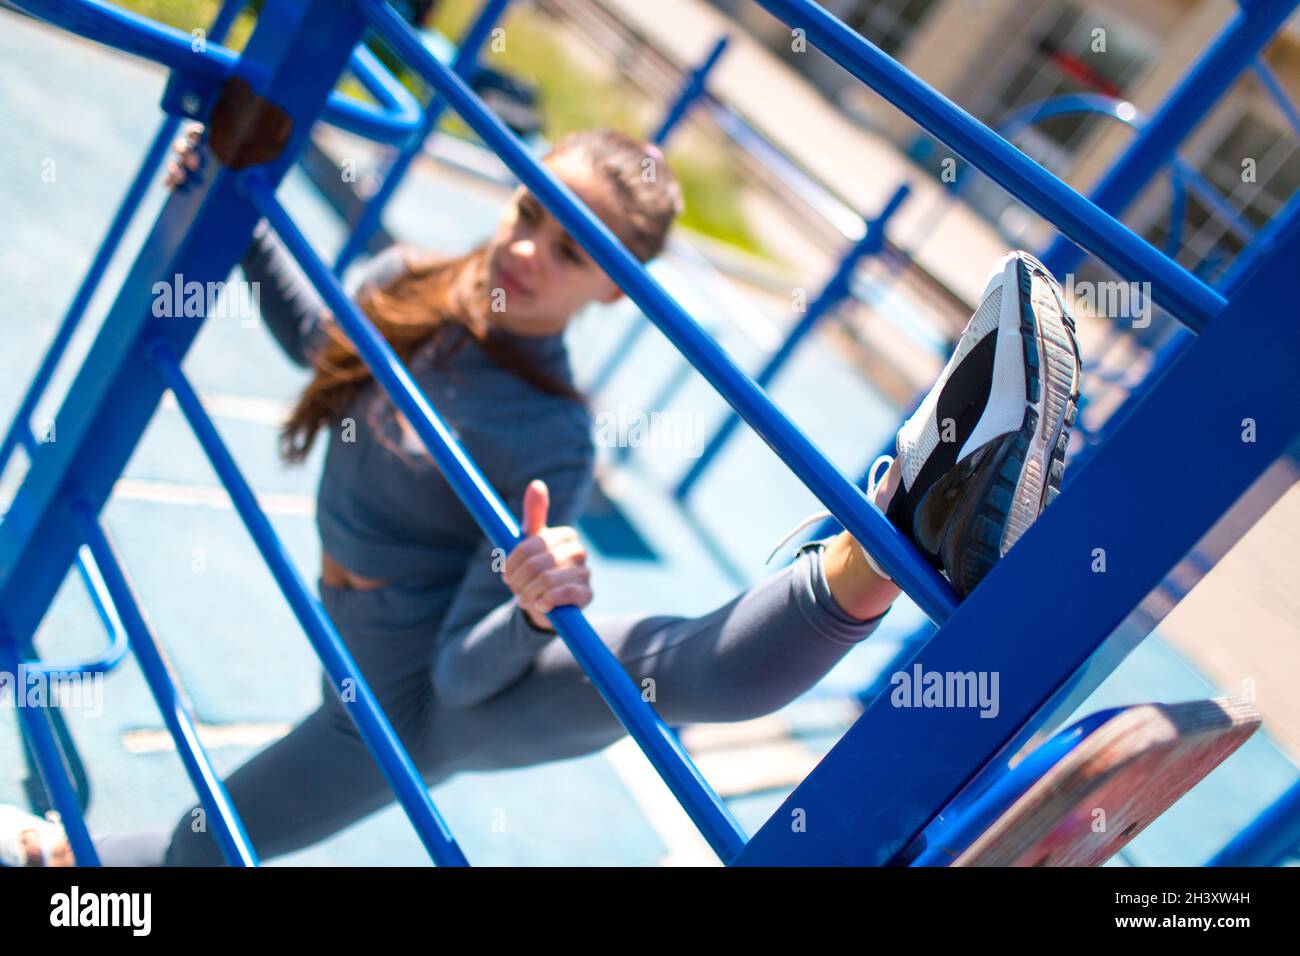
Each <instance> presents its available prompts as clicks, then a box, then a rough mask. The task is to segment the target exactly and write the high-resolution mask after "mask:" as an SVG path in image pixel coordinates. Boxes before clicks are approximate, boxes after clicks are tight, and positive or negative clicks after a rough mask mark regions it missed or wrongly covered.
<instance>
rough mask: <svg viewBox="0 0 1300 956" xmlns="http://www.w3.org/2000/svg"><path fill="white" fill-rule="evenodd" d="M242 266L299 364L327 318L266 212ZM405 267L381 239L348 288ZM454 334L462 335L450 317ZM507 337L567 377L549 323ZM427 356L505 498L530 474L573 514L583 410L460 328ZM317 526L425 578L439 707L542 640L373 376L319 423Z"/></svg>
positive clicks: (374, 569) (582, 463)
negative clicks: (344, 406) (434, 614)
mask: <svg viewBox="0 0 1300 956" xmlns="http://www.w3.org/2000/svg"><path fill="white" fill-rule="evenodd" d="M242 265H243V267H244V271H245V272H246V274H247V275H248V277H249V279H250V281H255V282H258V283H260V290H259V301H260V303H261V308H262V316H263V319H264V320H265V321H266V323H267V326H268V327H269V330H270V331H271V333H272V334H273V335H274V337H275V339H276V341H277V342H279V344H280V346H281V347H282V348H283V349H284V351H285V353H286V354H287V355H288V356H289V358H290V359H291V360H293V361H294V362H295V363H297V364H298V365H301V366H303V367H310V364H311V362H310V359H311V355H312V354H313V352H314V350H315V349H316V348H317V347H319V345H320V344H321V343H322V341H323V339H324V337H325V323H326V322H328V321H330V319H329V317H328V313H327V312H325V307H324V304H323V302H322V301H321V299H320V298H319V296H318V295H317V293H316V292H315V290H314V289H313V288H312V287H311V286H310V284H309V283H308V282H307V280H306V278H305V276H303V274H302V273H301V270H300V269H299V267H298V266H297V264H296V263H295V262H293V261H292V259H291V258H290V257H289V255H288V253H287V251H286V250H285V249H284V247H283V245H282V244H281V243H280V242H279V240H278V239H277V238H276V237H275V236H274V234H273V233H271V232H269V231H268V230H267V229H266V224H265V223H262V224H260V225H259V227H258V230H257V232H256V233H255V241H254V243H253V245H252V246H251V247H250V248H249V251H248V253H247V254H246V255H245V257H244V260H243V263H242ZM405 268H406V260H405V257H404V254H403V252H402V250H401V249H400V248H399V247H397V246H392V247H390V248H389V249H387V250H385V251H384V252H383V253H381V254H379V255H378V256H376V257H375V258H374V259H372V260H371V261H370V262H369V263H368V264H367V265H366V266H365V267H364V268H363V269H362V271H361V273H360V275H359V276H358V280H359V281H357V282H355V283H353V284H352V289H353V291H355V290H356V289H358V288H360V287H361V286H362V285H364V284H365V283H369V282H374V283H376V284H378V285H380V286H382V285H383V284H385V283H386V282H389V281H391V280H392V279H393V278H395V277H396V276H397V275H400V274H401V272H402V271H403V270H404V269H405ZM453 334H455V335H464V336H466V337H468V336H469V333H468V332H466V331H463V330H459V327H457V331H455V332H454V333H453ZM509 338H510V340H511V344H513V345H514V346H515V347H516V348H518V349H520V350H522V351H523V352H524V353H526V354H527V355H528V356H529V357H531V359H532V360H533V361H534V362H535V363H536V364H537V365H539V366H540V367H541V368H542V369H544V370H546V371H547V372H549V373H550V374H551V375H553V376H555V377H557V378H559V379H562V380H565V381H569V382H572V375H571V370H570V367H569V360H568V353H567V351H566V349H565V345H564V340H563V335H562V334H560V335H548V336H524V335H510V336H509ZM447 341H448V342H450V341H451V339H450V337H449V338H448V340H447ZM440 358H441V361H437V362H436V361H435V356H434V353H433V349H432V346H430V347H426V348H425V349H423V350H422V351H421V352H420V353H418V354H417V355H416V356H415V358H414V359H413V360H412V361H411V363H410V369H411V373H412V375H413V377H414V378H415V381H416V383H417V384H418V385H419V386H420V388H421V390H422V391H423V392H424V394H425V395H426V396H427V397H428V399H429V401H430V403H431V404H432V405H433V407H434V408H435V409H437V410H438V412H439V413H440V414H441V416H442V418H443V420H444V421H445V422H446V423H447V425H448V427H449V428H451V429H452V431H453V432H454V433H455V434H456V436H457V438H458V439H459V441H460V443H461V445H462V446H463V447H464V449H465V450H466V451H467V452H468V453H469V455H470V457H471V458H472V459H473V460H474V461H475V462H477V463H478V466H479V468H480V469H481V471H482V472H483V474H484V476H485V477H486V478H487V480H488V481H489V482H490V483H491V484H492V486H493V487H494V488H495V489H496V490H497V493H498V494H499V495H500V496H501V498H502V499H503V500H504V501H505V503H506V505H507V506H508V507H509V508H510V509H511V511H512V512H513V513H514V514H515V515H516V516H517V515H519V514H521V512H522V508H523V493H524V489H525V487H526V486H527V485H528V483H529V482H530V481H531V480H532V479H534V478H540V479H542V480H543V481H545V482H546V484H547V487H548V488H549V490H550V498H551V504H550V511H549V516H548V519H547V522H548V524H550V525H553V526H554V525H565V524H569V525H572V524H576V523H577V519H578V517H579V515H580V514H581V513H582V509H583V506H584V504H585V500H586V496H587V494H588V491H589V490H590V487H591V480H592V467H593V460H594V448H593V444H592V436H591V419H590V413H589V411H588V410H587V409H586V408H585V407H584V406H583V405H581V404H579V403H578V402H576V401H573V400H572V399H568V398H564V397H560V396H556V395H551V394H547V393H543V392H541V391H540V390H538V389H536V388H534V387H533V386H532V385H530V384H528V383H526V382H524V381H523V380H522V379H520V378H519V377H518V376H516V375H514V374H513V373H511V372H509V371H507V370H505V369H503V368H501V367H500V366H499V365H497V364H496V363H495V362H493V361H492V359H490V358H489V357H488V356H487V355H486V354H485V353H484V352H483V351H482V350H480V349H479V348H478V346H477V345H476V344H475V343H474V342H473V341H472V338H471V340H470V341H469V342H465V343H463V345H462V347H460V348H459V349H457V350H455V351H454V352H453V353H452V354H451V355H450V356H449V357H440ZM316 523H317V527H318V528H319V531H320V536H321V546H322V548H323V550H324V551H325V553H327V554H329V555H330V557H332V558H334V559H335V560H336V561H338V562H339V563H340V564H341V565H343V567H345V568H346V569H348V570H349V571H351V572H353V573H355V574H359V575H362V576H364V577H372V578H387V579H391V580H393V581H395V582H398V583H399V584H401V585H411V586H417V587H419V588H420V589H422V590H423V589H424V588H426V587H427V588H429V589H430V601H431V602H437V603H443V604H445V606H446V612H445V615H444V616H443V618H442V624H441V628H440V629H439V630H438V632H437V633H436V634H433V635H430V640H431V641H432V642H433V644H434V658H433V659H434V665H433V683H434V688H435V692H436V693H437V694H438V697H439V699H440V700H441V701H442V702H443V703H445V704H447V705H449V706H461V707H467V706H472V705H473V704H476V703H479V702H481V701H483V700H486V699H487V698H489V697H491V696H493V695H494V694H496V693H498V692H499V691H501V690H503V689H504V688H506V687H508V686H509V685H510V684H512V683H514V682H515V681H516V680H518V679H519V678H520V677H522V676H523V675H524V674H525V673H527V671H528V669H529V668H530V667H531V665H532V662H533V660H534V659H535V658H536V655H537V653H538V651H540V650H541V648H542V647H543V646H544V645H545V644H546V643H547V642H548V641H550V640H551V639H553V638H554V635H553V634H552V633H551V632H549V631H543V630H541V629H539V628H536V627H534V626H533V625H532V623H531V622H530V621H529V620H528V618H527V616H526V615H525V614H524V613H523V611H522V610H520V609H519V608H518V606H517V604H516V602H515V599H514V597H513V596H512V595H511V593H510V591H509V589H508V588H507V587H506V585H505V583H504V582H503V581H502V579H501V573H500V571H501V569H502V567H503V565H504V560H505V555H504V554H502V553H501V552H500V551H495V552H494V548H493V546H492V543H491V542H490V541H489V540H488V539H487V538H486V537H485V536H484V534H483V532H482V531H481V530H480V529H479V527H478V525H477V524H476V523H475V522H474V520H473V518H472V517H471V516H470V514H469V512H468V511H467V510H466V509H465V507H464V506H463V505H462V504H461V503H460V500H459V499H458V498H457V497H456V494H455V492H454V491H453V490H452V488H451V486H450V484H449V483H448V482H447V481H446V479H445V478H444V477H443V475H442V473H441V472H440V471H439V469H438V467H437V466H436V465H435V464H434V462H433V461H432V459H430V458H429V456H428V454H427V452H425V451H424V449H423V448H422V447H421V446H419V445H418V443H417V442H414V441H413V440H412V436H411V433H410V432H409V431H407V430H406V429H403V428H402V427H401V425H400V423H399V421H398V419H397V417H396V415H395V411H394V408H393V406H392V403H391V401H389V400H388V399H387V397H386V395H385V394H384V393H383V390H382V389H381V388H380V387H379V386H378V385H377V384H375V383H373V382H372V383H371V385H370V387H369V388H368V389H367V390H366V391H365V392H364V393H363V394H362V395H360V396H359V397H358V398H357V400H356V401H355V402H354V403H353V405H352V407H351V408H349V409H348V411H347V413H346V415H345V417H344V419H343V421H342V422H340V423H338V424H336V425H334V426H333V427H331V428H330V429H329V446H328V450H327V452H326V457H325V466H324V471H323V473H322V475H321V480H320V488H319V492H318V497H317V508H316ZM394 626H400V622H394Z"/></svg>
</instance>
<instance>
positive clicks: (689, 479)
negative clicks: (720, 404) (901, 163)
mask: <svg viewBox="0 0 1300 956" xmlns="http://www.w3.org/2000/svg"><path fill="white" fill-rule="evenodd" d="M909 192H910V190H909V189H908V187H907V184H906V183H904V184H902V185H900V186H899V187H898V189H897V190H895V192H894V194H893V195H892V196H891V197H890V198H889V201H888V202H887V203H885V208H884V209H882V210H881V211H880V213H879V215H877V216H876V218H874V219H872V220H869V221H868V222H867V227H866V232H865V234H864V235H863V237H862V238H861V239H860V240H858V242H857V243H855V244H854V245H853V246H852V247H851V248H850V249H849V251H848V252H847V253H845V255H844V257H843V258H842V259H841V260H840V263H839V265H838V266H836V268H835V271H834V272H833V273H832V274H831V277H830V279H829V280H827V282H826V285H825V286H823V287H822V291H821V292H820V293H819V294H818V296H817V298H816V299H814V300H813V301H812V303H811V304H810V305H809V306H808V310H807V311H806V312H805V313H804V315H803V317H802V318H801V319H800V320H799V321H798V322H796V323H795V324H794V326H793V327H792V328H791V329H790V331H789V332H788V333H787V334H786V337H785V341H784V342H782V343H781V346H780V348H778V349H777V350H776V352H775V353H773V354H772V357H771V358H769V359H768V360H767V362H766V364H764V365H763V367H762V369H760V370H759V372H758V374H757V375H756V376H754V381H755V382H757V383H758V385H759V387H760V388H767V387H768V386H769V385H771V384H772V381H773V379H775V378H776V376H777V375H778V374H780V372H781V370H782V369H783V368H785V366H786V364H787V363H788V362H789V361H790V358H791V356H793V355H794V353H795V350H796V349H797V348H798V347H799V345H800V343H802V342H803V340H804V339H806V338H807V337H808V336H809V335H810V334H812V331H813V329H815V328H816V327H817V326H818V324H819V323H820V322H821V320H822V319H823V318H825V316H826V315H828V314H829V313H830V312H831V311H833V310H834V309H835V308H837V307H838V306H839V304H840V303H841V302H843V301H844V299H846V298H847V297H848V295H849V291H850V289H849V286H850V282H851V281H852V279H853V273H854V271H855V270H856V269H857V268H858V266H859V265H860V264H861V262H862V260H863V259H866V258H868V257H869V256H875V255H879V254H880V252H881V250H883V249H884V248H885V230H886V229H887V228H888V224H889V219H890V217H891V216H893V215H894V213H896V212H897V211H898V209H899V207H900V206H902V205H903V202H904V201H905V200H906V199H907V196H908V194H909ZM739 425H740V418H739V416H737V415H735V414H734V413H733V414H731V415H728V416H727V418H726V419H725V420H724V421H723V423H722V425H721V426H720V427H719V428H718V430H717V431H716V432H714V434H713V437H712V438H710V439H709V441H708V443H707V444H706V445H705V446H704V451H703V452H701V453H700V457H699V458H697V459H695V461H694V462H692V463H691V467H690V468H689V469H688V470H687V472H686V475H685V476H684V477H683V478H682V480H681V481H680V482H678V483H677V487H676V488H674V489H673V497H675V498H676V499H677V500H678V501H681V500H683V499H684V498H686V496H687V495H689V494H690V493H691V489H692V488H694V487H695V484H696V482H698V481H699V480H700V478H701V477H702V476H703V475H704V473H705V472H706V471H707V470H708V469H709V466H710V465H712V464H713V461H714V459H716V458H717V457H718V454H719V453H720V452H721V451H722V449H723V447H724V446H725V445H726V444H727V441H728V439H730V438H731V435H732V434H733V433H734V432H735V430H736V429H737V428H738V427H739Z"/></svg>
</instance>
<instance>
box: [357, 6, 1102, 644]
mask: <svg viewBox="0 0 1300 956" xmlns="http://www.w3.org/2000/svg"><path fill="white" fill-rule="evenodd" d="M358 2H359V4H360V7H361V9H362V10H363V11H364V13H365V15H366V17H367V19H368V20H370V22H371V24H372V26H374V27H375V29H376V30H377V31H378V32H379V33H380V34H381V35H382V36H383V37H384V39H386V40H387V41H388V42H389V43H391V44H393V46H394V47H395V49H397V51H398V52H399V54H400V55H401V56H402V57H403V58H404V59H405V60H406V61H407V63H408V64H410V65H411V66H412V67H413V68H414V69H415V70H416V71H417V72H419V73H420V74H421V75H422V76H424V77H425V79H426V80H428V81H429V82H430V83H431V84H432V85H433V86H434V87H435V88H436V89H437V90H438V92H439V93H441V94H442V95H443V96H444V97H446V98H447V101H448V104H449V105H450V106H451V107H452V108H453V109H455V110H456V112H457V113H459V114H460V116H461V118H462V119H464V120H465V122H466V123H467V124H468V125H469V126H470V127H471V128H472V129H473V130H474V131H475V132H476V133H477V134H478V135H479V136H480V137H481V138H482V139H483V141H484V143H485V144H486V145H487V146H488V147H489V148H490V149H492V150H493V151H494V152H495V153H496V154H497V155H498V156H499V157H500V158H501V160H502V161H503V162H504V163H505V164H506V166H507V167H509V168H510V170H511V171H512V172H513V173H514V174H515V175H516V176H517V177H519V180H520V182H521V183H523V184H524V186H525V187H526V188H528V189H529V190H531V191H532V193H533V194H534V195H535V196H536V197H537V199H538V201H539V202H541V203H542V204H543V205H544V206H545V207H546V208H547V209H548V210H550V212H551V214H552V215H554V216H555V217H556V218H557V219H558V220H559V222H560V224H561V225H563V226H564V227H565V228H566V229H567V230H568V231H569V233H570V234H571V235H572V236H573V237H574V238H575V239H576V240H577V241H578V242H579V243H581V244H582V246H583V248H585V249H586V250H587V251H588V252H589V253H590V254H591V256H592V258H593V260H594V261H595V262H596V263H597V264H598V265H599V266H600V267H601V268H602V269H604V271H605V273H606V274H607V275H608V276H610V278H611V279H613V280H614V281H615V282H616V283H618V285H619V287H620V288H622V289H623V291H624V292H625V293H627V295H628V297H629V298H631V299H632V301H634V302H635V303H636V304H637V305H639V306H640V307H641V308H642V310H643V311H645V313H646V315H648V316H649V317H650V318H651V319H652V320H653V321H654V323H655V324H656V325H658V326H659V328H660V329H661V330H662V331H663V332H664V334H665V335H666V336H667V337H668V339H669V341H671V342H672V343H673V345H674V346H676V348H677V349H678V351H680V352H681V353H682V354H683V355H684V356H685V357H686V358H687V360H689V361H690V362H691V364H693V365H694V366H695V367H696V368H697V369H699V370H700V372H701V373H702V374H703V375H704V376H705V377H706V378H707V379H708V380H709V381H710V382H711V383H712V384H713V386H714V388H716V389H717V390H718V391H719V392H720V393H721V394H722V396H723V397H724V398H725V399H726V400H727V401H728V402H730V403H731V405H732V406H733V407H734V408H735V409H736V410H737V411H739V412H740V413H741V415H742V416H743V417H744V418H745V420H746V421H747V422H748V423H749V424H750V426H751V427H753V429H754V431H755V432H757V433H758V435H759V436H760V437H761V438H762V439H763V440H764V441H766V442H767V443H768V445H770V446H771V447H772V449H773V450H774V451H775V452H776V453H777V454H778V455H780V456H781V458H782V459H783V460H784V461H785V462H786V464H787V465H788V466H789V467H790V469H791V470H792V471H793V472H794V473H795V474H796V475H797V476H798V477H799V479H800V480H801V481H803V482H804V484H805V485H807V487H808V488H809V490H811V491H812V493H813V494H814V495H816V496H817V498H818V499H819V500H820V501H822V503H823V504H825V505H826V507H827V508H829V509H830V511H831V512H832V513H833V514H835V516H836V517H837V518H839V519H840V521H841V522H843V523H844V525H845V527H847V528H848V529H849V530H850V531H852V533H853V536H854V537H855V538H857V539H858V540H859V541H861V542H862V543H863V545H864V546H865V547H867V548H869V549H870V550H871V553H872V554H873V555H875V556H876V560H878V561H879V562H880V563H881V565H882V566H883V567H884V568H885V569H886V570H887V571H888V572H889V574H890V576H891V577H892V578H893V579H894V580H895V581H898V582H900V585H901V586H903V587H904V588H906V589H907V591H908V594H910V595H911V597H912V599H913V600H914V601H915V602H916V603H917V606H918V607H920V608H921V609H922V611H924V612H925V613H926V614H927V615H929V616H930V617H931V619H932V620H945V619H946V618H947V617H948V615H949V614H951V613H952V609H953V608H954V607H955V606H956V604H957V596H956V594H955V592H954V591H953V589H952V586H951V585H950V584H949V583H948V582H947V581H946V580H944V579H943V578H942V577H941V576H940V575H939V573H938V572H937V571H935V570H934V568H932V567H930V565H929V564H927V563H925V561H923V560H922V558H921V556H920V555H919V554H917V552H916V548H915V547H914V546H913V545H912V544H911V542H910V541H908V540H907V539H906V538H904V537H903V535H902V534H901V533H900V532H899V531H898V529H897V528H895V527H894V526H893V525H892V524H891V523H890V522H888V521H886V520H885V518H884V516H883V515H881V514H880V513H879V512H878V511H876V509H875V508H874V507H872V506H871V505H870V503H868V502H867V500H866V498H865V497H864V496H863V494H862V492H861V490H859V489H858V487H857V486H856V485H854V484H853V482H851V481H850V480H849V479H848V478H847V477H846V476H845V475H844V474H843V473H841V472H840V471H839V470H838V469H837V468H836V467H835V466H834V465H833V464H831V462H830V461H829V460H828V459H827V458H826V456H825V454H823V453H822V451H821V450H820V449H819V448H818V447H817V446H816V445H814V444H813V443H812V442H811V441H810V440H809V439H808V436H806V435H805V434H804V433H803V432H802V431H800V430H799V429H798V428H796V427H795V425H794V424H793V423H792V422H791V421H790V420H789V419H788V418H787V417H786V416H785V415H784V414H783V413H782V412H781V410H780V409H778V408H777V407H776V406H775V405H774V404H773V403H772V400H771V399H770V398H768V397H767V395H766V393H764V392H763V390H762V389H761V388H759V387H758V386H757V385H756V384H754V381H753V379H751V378H750V377H749V376H748V375H746V374H745V373H744V371H743V370H741V369H740V368H739V367H738V366H737V365H736V363H735V362H733V361H732V360H731V358H730V357H729V356H728V355H727V354H726V353H725V352H724V351H723V350H722V349H721V348H719V347H718V344H717V343H716V342H714V341H713V340H712V339H711V338H709V336H708V335H706V334H705V333H704V332H703V330H701V329H700V327H699V325H697V324H696V323H695V321H694V320H693V319H692V318H691V317H690V316H689V315H687V314H686V312H685V310H684V309H682V307H681V306H680V305H678V304H677V303H676V302H675V301H673V299H672V298H671V297H670V296H669V295H668V293H667V292H666V291H665V290H664V289H663V287H662V286H661V285H659V283H657V282H656V281H655V280H654V278H653V277H651V276H650V274H649V273H648V272H646V270H645V267H644V266H643V265H642V264H641V263H640V262H638V261H637V259H636V257H635V256H633V255H632V254H631V253H630V252H629V251H628V250H627V248H626V247H625V246H624V245H623V244H622V242H620V241H619V239H618V237H617V236H615V235H614V233H613V232H612V231H610V229H609V227H608V226H606V225H605V224H604V223H603V222H602V221H601V220H600V219H599V218H598V217H597V216H596V215H595V214H593V213H592V212H591V210H589V209H588V208H587V207H586V206H584V205H583V204H582V203H581V201H580V200H579V199H578V197H577V196H575V195H574V193H573V191H572V190H570V189H569V188H568V187H567V186H566V185H564V183H563V182H561V181H560V180H558V179H556V178H555V177H554V176H553V175H552V174H551V173H550V171H549V170H547V169H546V168H545V167H544V166H542V164H541V163H539V162H538V161H537V160H536V159H535V158H534V157H533V156H532V154H531V153H529V151H528V149H527V148H526V147H525V146H524V144H523V143H521V142H520V141H519V138H518V137H517V136H515V135H514V134H513V133H512V132H510V130H509V129H507V128H506V127H505V125H504V124H503V123H502V122H501V121H500V120H499V119H498V118H497V117H496V116H494V115H493V114H492V112H491V111H490V110H489V109H487V107H485V106H484V105H483V103H482V101H481V100H479V99H478V97H476V96H475V95H474V94H473V92H472V91H471V90H470V89H469V88H468V87H467V86H466V85H465V83H464V81H463V80H461V78H460V77H458V76H457V75H456V74H455V73H453V72H452V71H451V70H449V69H448V68H447V67H446V66H444V65H443V64H441V63H439V62H438V61H437V60H436V59H434V58H433V57H432V56H430V55H429V54H428V52H427V51H426V50H425V49H424V47H423V45H422V44H421V43H420V41H419V39H418V38H417V37H416V36H415V34H414V33H412V32H411V30H410V28H409V27H408V26H407V25H406V24H405V23H404V22H403V21H402V20H401V18H400V17H398V16H397V15H396V14H395V13H393V12H392V11H391V10H390V9H388V8H387V6H386V5H384V4H383V3H380V2H378V0H358ZM990 135H991V134H990ZM1061 188H1065V187H1061ZM1117 228H1119V229H1121V230H1123V227H1122V226H1117ZM444 473H445V470H444Z"/></svg>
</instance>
